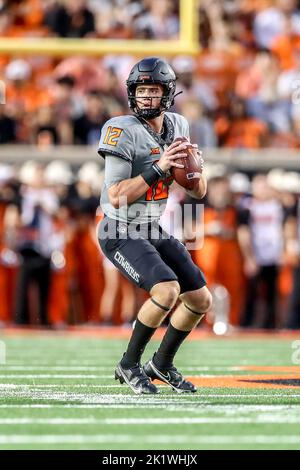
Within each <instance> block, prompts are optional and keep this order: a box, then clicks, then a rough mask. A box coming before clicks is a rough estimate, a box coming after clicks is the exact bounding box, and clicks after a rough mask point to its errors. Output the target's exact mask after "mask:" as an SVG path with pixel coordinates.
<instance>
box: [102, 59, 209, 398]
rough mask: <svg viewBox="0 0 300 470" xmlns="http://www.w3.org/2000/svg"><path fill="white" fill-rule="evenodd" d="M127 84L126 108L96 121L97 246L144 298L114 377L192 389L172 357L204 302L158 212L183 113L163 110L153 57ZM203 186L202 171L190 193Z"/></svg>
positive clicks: (138, 386)
mask: <svg viewBox="0 0 300 470" xmlns="http://www.w3.org/2000/svg"><path fill="white" fill-rule="evenodd" d="M126 84H127V92H128V101H129V107H130V108H131V110H132V112H133V114H132V115H128V116H120V117H114V118H112V119H110V120H109V121H108V122H106V124H105V125H104V127H103V128H102V132H101V137H100V144H99V154H100V155H101V156H102V157H104V158H105V179H104V186H103V188H102V195H101V207H102V209H103V212H104V214H105V217H104V219H103V220H102V222H101V224H100V225H99V233H98V238H99V243H100V246H101V249H102V251H103V253H104V254H105V255H106V256H107V258H108V259H110V260H111V261H112V262H113V263H114V265H115V266H116V267H117V268H118V269H119V270H120V271H121V272H122V273H123V274H124V275H125V276H126V277H127V278H128V279H129V280H130V281H132V282H134V283H135V284H136V285H137V286H139V287H141V288H143V289H145V290H146V291H148V292H149V294H150V298H149V299H148V300H147V301H146V302H145V303H144V304H143V305H142V307H141V309H140V311H139V312H138V316H137V320H136V323H135V327H134V330H133V333H132V336H131V338H130V341H129V344H128V346H127V350H126V352H125V353H124V355H123V357H122V359H121V360H120V362H119V363H118V365H117V368H116V371H115V378H116V380H119V381H120V382H121V383H124V382H125V383H126V384H127V385H128V386H129V387H130V388H131V389H132V390H133V391H134V392H135V393H139V394H140V393H144V394H155V393H157V392H158V389H157V387H156V386H155V385H154V384H153V383H152V380H154V379H158V380H161V381H163V382H165V383H167V384H168V385H170V386H171V387H172V388H173V389H174V390H176V391H177V392H178V393H181V392H195V391H196V390H197V389H196V387H195V385H194V384H192V383H191V382H189V381H187V380H185V378H184V377H183V376H182V374H181V373H180V372H179V371H178V370H177V369H176V367H175V366H174V364H173V360H174V357H175V354H176V353H177V351H178V349H179V347H180V345H181V344H182V342H183V341H184V339H185V338H186V337H187V336H188V335H189V333H190V332H191V331H192V330H193V329H194V328H195V327H196V325H197V324H198V323H199V321H200V320H201V318H202V317H203V316H204V314H205V313H206V312H207V311H208V310H209V309H210V307H211V294H210V292H209V290H208V289H207V287H206V282H205V278H204V276H203V274H202V272H201V271H200V270H199V268H198V267H197V266H196V265H195V264H194V263H193V261H192V259H191V256H190V254H189V253H188V251H187V249H186V248H185V246H184V245H183V244H182V243H181V242H179V241H178V240H177V239H175V238H174V237H173V236H171V235H169V234H167V233H166V232H165V231H163V230H162V228H161V227H160V226H159V223H158V220H159V218H160V216H161V214H162V212H163V210H164V208H165V205H166V202H167V198H168V190H169V185H170V184H171V182H172V177H171V175H170V168H172V167H178V168H182V167H183V165H181V164H180V163H178V162H176V160H177V159H178V158H185V157H186V142H182V140H181V141H175V139H176V138H177V137H185V138H186V139H187V140H189V128H188V123H187V121H186V119H185V118H184V117H183V116H181V115H179V114H176V113H171V112H168V110H169V108H170V107H171V106H172V104H173V103H174V97H175V88H176V76H175V73H174V71H173V70H172V68H171V67H170V65H169V64H167V63H166V62H165V61H164V60H161V59H160V58H156V57H151V58H145V59H143V60H141V61H140V62H138V63H137V64H136V65H135V66H134V67H133V68H132V70H131V72H130V74H129V77H128V80H127V82H126ZM205 192H206V180H205V177H204V175H203V174H202V175H201V177H200V180H199V183H198V184H197V187H196V188H195V189H194V190H193V192H192V195H193V196H194V197H196V198H198V199H201V198H202V197H203V196H204V195H205ZM178 300H179V301H180V302H179V303H178V306H177V308H176V309H175V312H174V313H173V315H172V318H171V320H170V323H169V326H168V328H167V330H166V333H165V335H164V337H163V339H162V342H161V344H160V346H159V348H158V350H157V351H156V353H155V354H154V356H153V357H152V358H151V359H150V360H149V361H148V362H147V363H146V364H145V365H144V367H142V366H141V357H142V354H143V352H144V349H145V347H146V345H147V343H148V342H149V340H150V339H151V337H152V335H153V334H154V332H155V330H156V329H157V328H158V327H159V326H160V325H161V323H162V322H163V320H164V318H165V317H166V315H167V314H168V313H169V312H170V311H171V310H172V309H173V307H174V306H175V304H176V303H177V301H178Z"/></svg>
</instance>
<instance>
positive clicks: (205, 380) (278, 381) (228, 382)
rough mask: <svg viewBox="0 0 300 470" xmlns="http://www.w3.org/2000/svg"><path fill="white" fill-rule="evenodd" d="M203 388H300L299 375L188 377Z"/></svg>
mask: <svg viewBox="0 0 300 470" xmlns="http://www.w3.org/2000/svg"><path fill="white" fill-rule="evenodd" d="M187 379H188V380H190V381H191V382H193V383H194V384H195V385H197V386H198V387H200V388H201V387H202V388H210V387H216V388H286V387H291V388H300V374H299V375H289V376H286V375H285V376H282V375H239V376H232V375H230V376H227V375H221V376H215V377H187Z"/></svg>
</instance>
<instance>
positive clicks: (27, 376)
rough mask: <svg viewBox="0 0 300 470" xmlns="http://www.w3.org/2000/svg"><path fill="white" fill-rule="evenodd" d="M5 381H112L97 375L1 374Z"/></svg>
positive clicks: (105, 376)
mask: <svg viewBox="0 0 300 470" xmlns="http://www.w3.org/2000/svg"><path fill="white" fill-rule="evenodd" d="M1 378H4V379H112V378H113V376H112V374H110V375H103V374H101V375H95V374H86V375H85V374H0V380H1Z"/></svg>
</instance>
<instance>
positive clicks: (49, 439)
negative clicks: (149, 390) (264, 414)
mask: <svg viewBox="0 0 300 470" xmlns="http://www.w3.org/2000/svg"><path fill="white" fill-rule="evenodd" d="M106 443H111V444H116V443H118V444H122V443H124V444H128V443H132V444H137V443H141V444H147V443H153V444H198V445H199V444H211V445H214V444H228V445H232V446H234V447H236V446H237V445H238V444H250V445H251V444H261V445H265V444H281V445H287V446H288V445H294V444H299V443H300V436H299V435H278V436H274V435H272V436H265V435H244V436H241V435H240V434H238V435H230V436H228V435H222V434H219V435H214V436H203V435H199V436H195V435H170V436H166V435H165V434H155V435H153V436H149V435H146V436H139V435H134V436H133V435H129V434H111V435H109V434H91V435H86V434H71V435H68V434H62V435H53V434H47V435H42V436H41V435H22V434H20V435H11V436H10V435H0V444H6V445H7V444H12V445H13V444H18V445H19V444H71V445H72V444H106Z"/></svg>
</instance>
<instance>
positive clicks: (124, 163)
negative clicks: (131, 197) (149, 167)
mask: <svg viewBox="0 0 300 470" xmlns="http://www.w3.org/2000/svg"><path fill="white" fill-rule="evenodd" d="M129 178H131V162H130V161H128V160H125V159H123V158H120V157H115V156H112V155H110V154H107V155H105V174H104V182H105V185H106V187H107V188H109V187H110V186H112V185H114V184H116V183H119V182H120V181H123V180H127V179H129Z"/></svg>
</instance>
